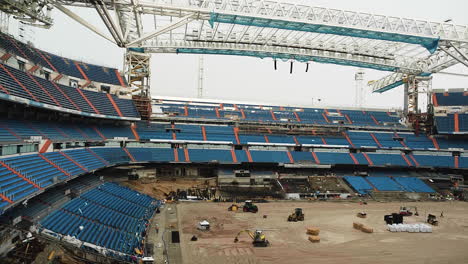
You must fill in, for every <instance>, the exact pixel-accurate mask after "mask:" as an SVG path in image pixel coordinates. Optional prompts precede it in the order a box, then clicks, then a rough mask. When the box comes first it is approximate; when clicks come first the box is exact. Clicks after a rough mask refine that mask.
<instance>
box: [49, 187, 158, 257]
mask: <svg viewBox="0 0 468 264" xmlns="http://www.w3.org/2000/svg"><path fill="white" fill-rule="evenodd" d="M157 206H159V203H158V202H157V201H156V200H155V199H153V198H151V197H149V196H147V195H145V194H142V193H138V192H136V191H134V190H131V189H128V188H126V187H122V186H120V185H118V184H115V183H104V184H102V185H99V186H98V187H96V188H94V189H91V190H90V191H88V192H85V193H84V194H82V195H81V196H80V197H78V198H75V199H73V200H71V201H69V202H67V203H66V204H64V205H63V206H62V207H61V208H60V209H58V210H55V211H53V212H52V213H51V214H50V215H49V216H48V217H46V218H45V219H43V220H42V221H41V222H40V227H41V228H45V229H48V230H50V231H53V232H55V233H58V234H60V235H63V236H67V235H68V236H74V237H75V238H76V239H78V240H81V241H82V242H88V243H91V244H93V245H96V246H99V247H105V248H108V249H111V250H114V251H117V252H121V253H124V254H126V255H127V256H125V257H124V258H125V260H128V259H130V256H141V251H142V250H143V240H144V238H145V236H146V230H147V228H148V223H149V219H150V218H151V217H152V215H153V213H154V211H155V209H156V207H157Z"/></svg>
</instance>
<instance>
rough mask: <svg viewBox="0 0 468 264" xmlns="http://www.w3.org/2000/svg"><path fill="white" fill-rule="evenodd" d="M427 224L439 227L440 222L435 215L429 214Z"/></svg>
mask: <svg viewBox="0 0 468 264" xmlns="http://www.w3.org/2000/svg"><path fill="white" fill-rule="evenodd" d="M427 223H428V224H431V225H433V226H438V225H439V221H437V217H436V216H435V215H432V214H429V215H428V216H427Z"/></svg>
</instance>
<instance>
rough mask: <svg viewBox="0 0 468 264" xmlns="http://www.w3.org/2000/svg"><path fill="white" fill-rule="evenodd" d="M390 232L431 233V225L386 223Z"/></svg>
mask: <svg viewBox="0 0 468 264" xmlns="http://www.w3.org/2000/svg"><path fill="white" fill-rule="evenodd" d="M387 230H388V231H390V232H409V233H432V226H430V225H426V224H393V225H387Z"/></svg>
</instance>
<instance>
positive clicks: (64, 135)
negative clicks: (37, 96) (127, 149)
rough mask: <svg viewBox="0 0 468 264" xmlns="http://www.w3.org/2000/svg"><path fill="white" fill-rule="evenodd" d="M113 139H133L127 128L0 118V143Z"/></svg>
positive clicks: (130, 131)
mask: <svg viewBox="0 0 468 264" xmlns="http://www.w3.org/2000/svg"><path fill="white" fill-rule="evenodd" d="M100 134H101V135H102V136H103V137H104V138H105V139H112V138H114V137H127V138H129V139H135V136H134V135H133V133H132V130H131V129H130V127H129V126H113V125H88V124H81V123H71V122H49V121H32V120H15V119H2V118H0V142H1V143H21V142H22V141H23V140H27V139H30V138H31V136H42V138H44V139H50V140H52V141H56V142H60V141H102V140H104V138H103V137H101V135H100Z"/></svg>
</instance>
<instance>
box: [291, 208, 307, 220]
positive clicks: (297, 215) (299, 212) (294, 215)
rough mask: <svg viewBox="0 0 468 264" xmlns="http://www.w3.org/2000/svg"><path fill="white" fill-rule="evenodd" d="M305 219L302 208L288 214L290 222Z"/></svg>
mask: <svg viewBox="0 0 468 264" xmlns="http://www.w3.org/2000/svg"><path fill="white" fill-rule="evenodd" d="M297 221H304V213H302V208H296V209H295V210H294V213H292V214H290V215H289V216H288V222H297Z"/></svg>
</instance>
